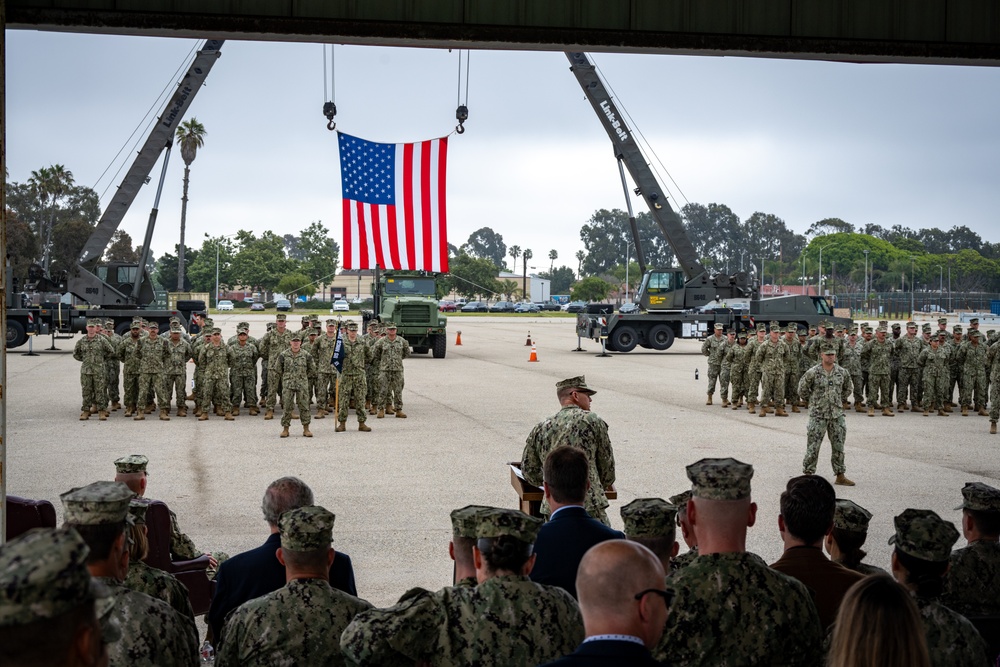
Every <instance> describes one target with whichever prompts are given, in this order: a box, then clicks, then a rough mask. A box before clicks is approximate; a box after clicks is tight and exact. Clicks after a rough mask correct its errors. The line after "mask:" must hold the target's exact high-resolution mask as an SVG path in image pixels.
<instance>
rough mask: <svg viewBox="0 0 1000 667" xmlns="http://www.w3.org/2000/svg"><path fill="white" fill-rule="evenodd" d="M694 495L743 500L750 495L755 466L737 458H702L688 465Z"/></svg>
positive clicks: (708, 498)
mask: <svg viewBox="0 0 1000 667" xmlns="http://www.w3.org/2000/svg"><path fill="white" fill-rule="evenodd" d="M687 476H688V479H690V480H691V491H692V494H693V495H694V497H696V498H704V499H706V500H741V499H743V498H749V497H750V480H751V479H752V478H753V466H752V465H749V464H747V463H743V462H741V461H737V460H736V459H732V458H727V459H702V460H700V461H698V462H697V463H692V464H691V465H689V466H688V467H687Z"/></svg>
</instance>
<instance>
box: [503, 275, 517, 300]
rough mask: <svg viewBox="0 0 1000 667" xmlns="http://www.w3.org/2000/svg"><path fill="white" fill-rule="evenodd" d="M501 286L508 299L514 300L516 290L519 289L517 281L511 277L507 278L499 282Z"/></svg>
mask: <svg viewBox="0 0 1000 667" xmlns="http://www.w3.org/2000/svg"><path fill="white" fill-rule="evenodd" d="M499 287H500V293H501V294H503V295H504V297H505V298H506V299H507V300H508V301H513V300H514V292H517V291H519V290H518V288H517V281H515V280H511V279H510V278H505V279H503V280H501V281H500V282H499Z"/></svg>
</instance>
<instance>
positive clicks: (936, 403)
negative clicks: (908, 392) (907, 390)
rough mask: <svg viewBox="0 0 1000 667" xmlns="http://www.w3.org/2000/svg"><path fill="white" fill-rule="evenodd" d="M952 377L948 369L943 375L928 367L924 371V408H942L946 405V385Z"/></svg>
mask: <svg viewBox="0 0 1000 667" xmlns="http://www.w3.org/2000/svg"><path fill="white" fill-rule="evenodd" d="M950 379H951V378H950V376H949V375H948V371H945V373H944V374H943V375H942V374H940V373H937V372H935V371H934V370H933V369H927V370H926V371H925V372H924V393H923V404H922V405H923V407H924V410H940V409H941V408H943V407H944V403H945V392H946V387H947V386H948V381H949V380H950Z"/></svg>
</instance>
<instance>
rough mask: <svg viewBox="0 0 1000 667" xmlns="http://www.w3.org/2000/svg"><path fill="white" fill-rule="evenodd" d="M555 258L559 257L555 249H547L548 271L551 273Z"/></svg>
mask: <svg viewBox="0 0 1000 667" xmlns="http://www.w3.org/2000/svg"><path fill="white" fill-rule="evenodd" d="M557 259H559V253H558V252H556V251H555V250H549V273H552V269H553V267H555V265H556V260H557Z"/></svg>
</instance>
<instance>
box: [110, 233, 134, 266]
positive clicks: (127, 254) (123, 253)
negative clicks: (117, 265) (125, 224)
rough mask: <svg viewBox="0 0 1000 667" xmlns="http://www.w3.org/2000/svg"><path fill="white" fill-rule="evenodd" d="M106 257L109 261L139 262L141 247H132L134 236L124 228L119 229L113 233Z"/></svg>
mask: <svg viewBox="0 0 1000 667" xmlns="http://www.w3.org/2000/svg"><path fill="white" fill-rule="evenodd" d="M104 258H105V260H106V261H108V262H132V263H134V262H138V261H139V248H134V247H132V237H131V236H129V234H128V232H126V231H125V230H124V229H119V230H117V231H116V232H115V233H114V234H112V236H111V245H109V246H108V249H107V251H106V252H105V253H104Z"/></svg>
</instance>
